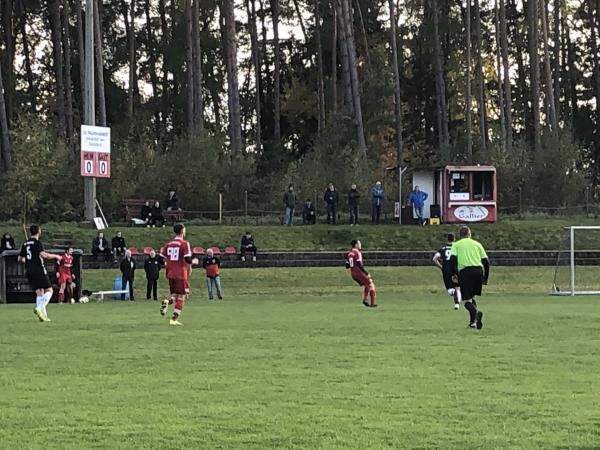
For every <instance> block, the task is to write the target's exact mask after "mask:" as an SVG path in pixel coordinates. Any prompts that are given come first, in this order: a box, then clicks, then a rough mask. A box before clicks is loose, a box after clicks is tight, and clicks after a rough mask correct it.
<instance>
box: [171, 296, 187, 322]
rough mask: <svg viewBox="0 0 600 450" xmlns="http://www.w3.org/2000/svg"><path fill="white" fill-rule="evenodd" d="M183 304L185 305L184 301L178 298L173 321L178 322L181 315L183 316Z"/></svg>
mask: <svg viewBox="0 0 600 450" xmlns="http://www.w3.org/2000/svg"><path fill="white" fill-rule="evenodd" d="M183 304H184V301H183V299H180V298H178V299H177V300H176V301H175V308H174V309H173V317H172V318H171V319H172V320H177V319H178V318H179V315H180V314H181V311H182V310H183Z"/></svg>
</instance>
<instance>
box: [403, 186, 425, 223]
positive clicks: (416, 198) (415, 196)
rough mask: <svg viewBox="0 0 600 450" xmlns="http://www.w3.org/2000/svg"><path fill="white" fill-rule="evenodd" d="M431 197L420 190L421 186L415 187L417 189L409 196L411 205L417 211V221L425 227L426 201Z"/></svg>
mask: <svg viewBox="0 0 600 450" xmlns="http://www.w3.org/2000/svg"><path fill="white" fill-rule="evenodd" d="M427 197H429V195H428V194H427V193H426V192H423V191H422V190H420V189H419V186H415V189H414V190H413V191H412V192H411V193H410V195H409V196H408V201H409V203H410V204H411V205H412V206H413V208H414V209H415V214H416V216H417V220H418V221H419V223H420V224H421V225H425V219H423V207H424V206H425V200H427Z"/></svg>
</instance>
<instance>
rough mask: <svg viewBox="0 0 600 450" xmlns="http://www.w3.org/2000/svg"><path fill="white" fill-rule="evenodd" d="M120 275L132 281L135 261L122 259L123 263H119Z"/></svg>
mask: <svg viewBox="0 0 600 450" xmlns="http://www.w3.org/2000/svg"><path fill="white" fill-rule="evenodd" d="M121 273H122V274H123V278H127V279H128V280H129V279H131V280H133V278H134V275H135V261H134V260H133V258H131V259H127V258H124V259H123V261H121Z"/></svg>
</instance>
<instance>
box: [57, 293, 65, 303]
mask: <svg viewBox="0 0 600 450" xmlns="http://www.w3.org/2000/svg"><path fill="white" fill-rule="evenodd" d="M64 301H65V293H64V292H59V293H58V303H63V302H64Z"/></svg>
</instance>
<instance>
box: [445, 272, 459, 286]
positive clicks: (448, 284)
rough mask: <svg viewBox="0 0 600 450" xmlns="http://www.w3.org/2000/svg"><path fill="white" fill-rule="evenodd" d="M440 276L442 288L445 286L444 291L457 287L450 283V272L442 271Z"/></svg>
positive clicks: (452, 282)
mask: <svg viewBox="0 0 600 450" xmlns="http://www.w3.org/2000/svg"><path fill="white" fill-rule="evenodd" d="M442 276H443V277H444V286H446V289H454V288H455V287H456V286H458V285H457V284H456V283H455V282H454V281H452V272H451V271H450V270H442Z"/></svg>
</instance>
